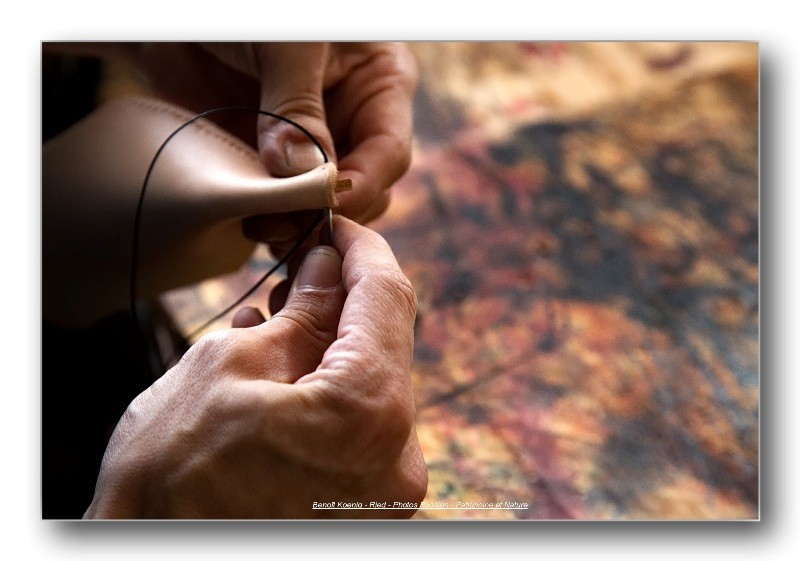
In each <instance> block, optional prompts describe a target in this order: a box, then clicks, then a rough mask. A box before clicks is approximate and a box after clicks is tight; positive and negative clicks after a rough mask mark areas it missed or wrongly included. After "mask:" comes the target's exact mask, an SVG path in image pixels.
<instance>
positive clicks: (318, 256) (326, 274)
mask: <svg viewBox="0 0 800 561" xmlns="http://www.w3.org/2000/svg"><path fill="white" fill-rule="evenodd" d="M341 280H342V258H341V257H340V256H339V252H338V251H336V250H335V249H334V248H332V247H328V246H319V247H315V248H314V249H312V250H311V251H309V252H308V255H306V258H305V259H303V263H302V265H300V270H299V271H297V277H296V278H295V281H294V286H295V290H302V289H303V288H310V289H320V288H333V287H334V286H336V285H338V284H339V283H340V282H341Z"/></svg>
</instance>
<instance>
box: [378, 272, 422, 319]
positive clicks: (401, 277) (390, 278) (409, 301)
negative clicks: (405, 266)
mask: <svg viewBox="0 0 800 561" xmlns="http://www.w3.org/2000/svg"><path fill="white" fill-rule="evenodd" d="M375 282H376V283H377V284H378V286H379V288H380V289H381V291H383V292H385V293H386V294H387V295H389V296H391V297H394V298H393V301H396V302H400V303H402V304H403V306H404V308H405V310H406V311H407V312H408V315H409V317H410V318H411V319H412V320H413V318H415V317H416V315H417V293H416V292H415V291H414V285H412V284H411V281H410V280H408V277H406V276H405V274H403V272H402V271H400V270H399V269H396V270H383V271H380V272H378V273H376V274H375Z"/></svg>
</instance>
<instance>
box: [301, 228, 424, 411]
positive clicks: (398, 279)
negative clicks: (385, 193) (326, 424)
mask: <svg viewBox="0 0 800 561" xmlns="http://www.w3.org/2000/svg"><path fill="white" fill-rule="evenodd" d="M334 229H335V239H336V248H337V249H338V250H339V252H340V253H341V255H342V258H343V263H342V281H343V283H344V287H345V291H346V292H347V299H346V300H345V304H344V309H343V311H342V315H341V319H340V321H339V329H338V333H337V339H336V341H335V342H334V343H333V344H332V345H331V346H330V348H329V349H328V351H327V352H326V353H325V355H324V357H323V359H322V362H321V364H320V367H319V368H318V369H317V370H316V371H315V372H314V373H312V374H309V375H307V376H305V377H304V378H302V379H301V380H300V382H303V383H306V382H314V381H322V380H324V381H326V382H328V383H330V384H333V385H334V386H336V387H339V388H340V389H343V390H346V392H347V393H348V395H351V396H352V395H353V394H354V393H358V394H362V397H367V396H366V395H364V394H374V393H375V392H379V393H384V392H400V393H399V395H403V396H410V379H409V378H410V375H409V374H410V368H411V359H412V355H413V346H414V319H415V317H416V310H417V305H416V304H417V303H416V295H415V293H414V289H413V287H412V285H411V282H410V281H409V280H408V279H407V278H406V276H405V275H404V274H403V271H402V270H401V269H400V265H399V264H398V263H397V260H396V259H395V257H394V254H393V253H392V250H391V248H390V247H389V244H388V243H386V240H384V239H383V238H382V237H381V236H380V235H379V234H378V233H377V232H374V231H372V230H370V229H369V228H366V227H364V226H360V225H358V224H356V223H355V222H353V221H351V220H349V219H347V218H344V217H341V216H336V217H335V218H334Z"/></svg>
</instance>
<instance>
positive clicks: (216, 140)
mask: <svg viewBox="0 0 800 561" xmlns="http://www.w3.org/2000/svg"><path fill="white" fill-rule="evenodd" d="M192 117H193V115H192V114H190V113H188V112H186V111H184V110H182V109H180V108H178V107H175V106H172V105H169V104H167V103H164V102H160V101H156V100H152V99H146V98H134V97H129V98H123V99H118V100H115V101H112V102H109V103H107V104H105V105H103V106H101V107H100V108H98V109H97V110H96V111H94V112H93V113H92V114H90V115H89V116H88V117H87V118H85V119H84V120H82V121H80V122H79V123H78V124H76V125H75V126H73V127H72V128H70V129H69V130H67V131H65V132H64V133H62V134H61V135H59V136H57V137H56V138H53V139H52V140H50V141H48V142H47V143H45V145H44V147H43V150H42V266H43V275H42V287H43V288H42V290H43V312H44V316H45V318H46V319H48V320H50V321H53V322H56V323H59V324H63V325H67V326H76V327H79V326H84V325H87V324H89V323H91V322H92V321H94V320H96V319H99V318H100V317H102V316H104V315H106V314H107V313H109V312H111V311H113V310H115V309H117V308H124V307H126V306H127V305H128V304H129V302H128V292H129V275H130V265H131V263H130V261H131V252H132V243H133V229H134V216H135V211H136V204H137V202H138V197H139V193H140V192H141V189H142V184H143V181H144V178H145V174H146V172H147V169H148V167H149V165H150V162H151V160H152V159H153V157H154V155H155V154H156V151H157V150H158V148H159V147H160V146H161V144H162V143H163V142H164V140H166V138H167V137H168V136H169V135H170V134H171V133H172V132H173V131H174V130H176V129H177V128H178V127H180V126H181V125H182V124H183V123H185V122H186V121H187V120H189V119H190V118H192ZM336 179H337V170H336V166H335V165H334V164H331V163H329V164H325V165H323V166H320V167H318V168H316V169H314V170H312V171H310V172H308V173H306V174H303V175H300V176H296V177H292V178H274V177H271V176H269V175H268V174H267V172H266V170H265V168H264V165H263V164H262V163H261V161H260V160H259V158H258V156H257V154H256V152H255V151H254V150H253V149H252V148H250V147H249V146H247V145H246V144H245V143H243V142H241V141H240V140H239V139H237V138H235V137H233V136H231V135H230V134H228V133H227V132H225V131H224V130H222V129H221V128H219V127H217V126H216V125H214V124H213V123H211V122H209V121H205V120H201V121H197V122H196V123H193V124H191V125H189V126H187V127H186V128H184V129H183V130H181V131H180V132H179V133H178V134H177V135H176V136H175V137H173V138H172V139H171V140H170V142H169V143H168V144H167V147H166V148H165V149H164V150H163V151H162V153H161V155H160V157H159V159H158V162H157V164H156V166H155V168H154V170H153V174H152V176H151V178H150V180H149V183H148V187H147V194H146V199H145V203H144V208H143V212H142V220H141V230H140V240H139V243H140V245H139V259H138V270H139V272H138V276H137V278H138V286H137V294H138V296H139V297H142V296H152V295H154V294H157V293H158V292H161V291H164V290H167V289H170V288H175V287H178V286H182V285H185V284H189V283H192V282H196V281H199V280H202V279H204V278H208V277H211V276H215V275H219V274H222V273H225V272H229V271H232V270H235V269H236V268H238V267H239V266H241V265H242V264H243V263H244V262H245V261H246V260H247V258H248V257H249V255H250V254H251V253H252V251H253V249H254V247H255V244H254V243H253V242H251V241H249V240H247V239H246V238H245V237H244V236H243V235H242V229H241V221H242V219H243V218H245V217H248V216H253V215H259V214H271V213H280V212H289V211H296V210H309V209H319V208H328V207H330V208H336V206H337V200H336V196H335V184H336Z"/></svg>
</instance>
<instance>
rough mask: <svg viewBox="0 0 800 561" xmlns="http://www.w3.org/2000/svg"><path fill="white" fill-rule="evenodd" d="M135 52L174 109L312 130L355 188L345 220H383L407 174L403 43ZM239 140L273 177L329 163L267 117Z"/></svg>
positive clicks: (408, 64) (406, 55) (344, 203)
mask: <svg viewBox="0 0 800 561" xmlns="http://www.w3.org/2000/svg"><path fill="white" fill-rule="evenodd" d="M130 53H131V58H132V59H133V61H134V62H135V64H136V65H137V66H138V67H139V68H140V69H141V70H142V72H143V73H144V75H145V76H146V77H147V79H148V81H149V83H150V85H151V86H152V88H153V89H154V90H155V92H156V94H157V95H159V96H160V97H163V98H165V99H166V100H167V101H171V102H174V103H178V104H180V105H183V106H185V107H187V108H189V109H191V110H193V111H197V112H200V111H204V110H207V109H211V108H214V107H221V106H227V105H248V106H256V105H258V106H259V107H260V108H261V109H262V110H265V111H270V112H273V113H277V114H279V115H282V116H284V117H288V118H290V119H292V120H294V121H296V122H297V123H299V124H300V125H302V126H303V127H305V128H306V129H307V130H308V131H309V132H311V134H312V135H313V136H314V137H315V138H317V139H318V140H319V141H320V143H321V144H322V146H323V148H324V149H325V151H326V153H327V154H328V155H329V157H330V158H331V159H332V160H334V161H337V165H338V168H339V171H340V174H341V178H342V179H351V180H352V182H353V190H352V191H350V192H346V193H342V194H340V203H341V206H340V208H339V212H340V213H341V214H343V215H344V216H347V217H349V218H351V219H353V220H356V221H358V222H361V223H364V222H367V221H369V220H371V219H373V218H375V217H377V216H378V215H380V214H381V213H382V212H383V211H384V210H385V209H386V207H387V205H388V204H389V187H391V185H392V184H393V183H394V182H395V181H396V180H397V179H398V178H399V177H400V176H401V175H402V174H403V173H404V172H405V170H406V169H407V168H408V165H409V162H410V157H411V140H412V101H413V96H414V90H415V89H416V83H417V69H416V63H415V60H414V57H413V55H412V54H411V53H410V51H409V50H408V48H407V47H406V46H405V45H403V44H402V43H205V44H196V43H143V44H142V45H141V46H138V47H134V46H133V45H132V48H131V50H130ZM221 124H223V126H225V124H224V123H221ZM232 132H235V133H236V134H237V135H239V136H240V137H242V138H243V139H244V140H247V141H250V142H251V143H252V144H253V145H254V146H256V147H257V149H258V151H259V154H260V155H261V156H262V158H263V159H264V161H265V163H266V164H267V167H268V170H269V171H270V173H272V174H273V175H275V176H278V177H284V176H290V175H296V174H299V173H302V172H305V171H308V170H310V169H312V168H314V167H316V166H317V165H319V164H321V163H322V159H321V154H320V153H319V150H318V149H317V148H316V147H315V146H314V145H313V144H312V143H311V142H310V141H309V140H308V138H307V137H305V136H304V135H303V134H302V133H301V132H300V131H298V130H297V129H296V128H295V127H293V126H292V125H290V124H287V123H282V122H279V121H276V120H275V119H272V118H269V117H266V116H260V117H259V118H258V122H257V126H256V127H253V128H252V129H250V128H248V129H247V130H242V129H241V128H238V130H235V131H232ZM290 226H291V225H288V226H287V224H286V223H282V222H276V221H274V220H272V221H270V220H266V219H265V220H262V221H261V222H260V227H258V228H256V229H255V230H251V232H255V234H254V235H258V236H260V238H261V239H262V240H270V239H271V236H270V234H271V230H272V229H275V228H281V229H282V230H285V229H286V228H288V227H290Z"/></svg>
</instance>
